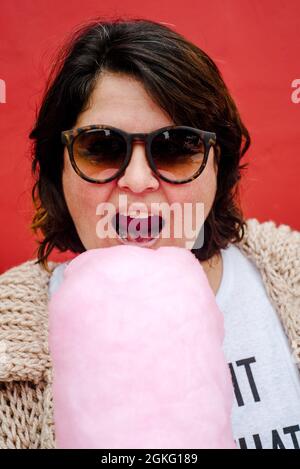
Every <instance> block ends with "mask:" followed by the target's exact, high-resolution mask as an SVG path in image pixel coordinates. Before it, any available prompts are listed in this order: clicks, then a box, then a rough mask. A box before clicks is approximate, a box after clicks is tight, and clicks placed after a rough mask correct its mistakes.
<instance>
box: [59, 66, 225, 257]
mask: <svg viewBox="0 0 300 469" xmlns="http://www.w3.org/2000/svg"><path fill="white" fill-rule="evenodd" d="M89 124H106V125H111V126H113V127H117V128H119V129H122V130H124V131H126V132H130V133H131V132H132V133H135V132H142V133H148V132H152V131H154V130H156V129H159V128H161V127H165V126H168V125H174V122H173V121H172V120H171V119H170V117H169V116H168V115H167V114H166V113H165V111H163V110H162V109H161V108H160V107H158V106H157V104H155V103H154V102H153V100H152V99H151V97H149V95H148V94H147V93H146V91H145V89H144V87H143V85H142V84H141V83H140V82H138V81H136V80H135V79H134V78H132V77H128V76H126V75H121V74H111V73H108V72H105V73H104V74H102V75H101V77H100V79H99V81H98V83H97V86H96V87H95V89H94V92H93V93H92V95H91V98H90V101H89V107H88V108H87V109H86V110H84V111H83V112H82V113H81V114H80V115H79V116H78V119H77V122H76V124H75V126H74V127H83V126H86V125H89ZM203 130H205V129H203ZM213 151H214V150H213V147H211V149H210V154H209V157H208V161H207V165H206V167H205V169H204V171H203V172H202V173H201V175H200V176H199V177H198V178H196V179H195V180H194V181H192V182H189V183H186V184H181V185H180V184H177V185H175V184H171V183H168V182H165V181H162V180H160V179H159V178H158V177H157V176H156V175H155V174H154V173H153V172H152V170H151V168H150V167H149V166H148V163H147V159H146V154H145V147H144V144H143V143H140V142H134V143H133V147H132V157H131V161H130V163H129V165H128V167H127V168H126V171H125V172H124V174H123V175H122V176H120V177H119V178H118V179H116V180H114V181H111V182H109V183H105V184H94V183H90V182H87V181H85V180H84V179H82V178H80V177H79V176H78V175H77V174H76V173H75V171H74V169H73V168H72V166H71V163H70V160H69V157H68V153H67V148H65V151H64V170H63V190H64V195H65V199H66V203H67V206H68V209H69V212H70V214H71V217H72V219H73V221H74V224H75V226H76V229H77V232H78V235H79V237H80V239H81V242H82V244H83V245H84V247H85V248H86V249H93V248H99V247H109V246H116V245H118V244H120V243H123V242H125V243H128V241H123V240H121V239H120V238H119V237H117V236H116V233H115V232H114V231H110V233H112V232H113V233H114V236H111V234H110V235H109V236H106V237H105V236H103V235H102V234H101V233H102V232H100V231H101V230H100V229H99V226H100V224H99V221H100V220H101V219H102V222H103V221H104V218H103V217H106V219H107V218H109V217H107V215H108V213H107V211H106V212H105V213H103V212H102V214H101V213H100V212H99V209H98V211H97V207H98V206H99V204H103V203H109V204H111V205H110V206H111V207H115V210H116V211H118V210H119V211H120V213H121V214H124V215H126V214H131V215H132V211H133V209H134V208H143V210H142V211H141V212H136V215H140V217H143V214H144V212H145V210H144V209H146V211H148V214H149V215H150V214H151V204H153V203H157V204H161V203H164V204H167V205H165V207H171V206H172V204H174V203H177V205H178V203H179V204H180V206H181V207H182V208H183V207H184V205H183V204H186V205H185V206H186V207H187V206H189V207H192V209H191V210H192V212H189V213H192V223H193V229H194V232H195V233H197V232H198V228H199V226H201V225H202V222H203V221H204V220H205V219H206V217H207V215H208V214H209V212H210V209H211V207H212V204H213V201H214V197H215V194H216V180H217V167H216V165H215V164H214V158H213V156H214V155H213ZM120 196H123V197H121V198H120ZM124 196H126V197H124ZM125 200H126V205H124V201H125ZM197 203H198V208H197V209H196V207H197ZM137 204H143V205H137ZM201 204H203V205H201ZM199 207H203V212H202V216H203V217H204V218H203V219H202V218H201V220H200V221H201V223H200V225H199V226H198V228H197V229H195V228H196V226H197V220H198V222H199V218H197V217H196V210H198V212H197V213H198V214H199V213H200V212H201V210H200V212H199ZM152 213H153V212H152ZM165 213H167V212H165ZM182 213H183V214H185V212H184V211H183V212H182ZM169 214H170V216H169V218H168V217H166V216H165V227H164V229H163V231H162V232H161V233H160V235H159V236H157V237H156V240H155V241H154V242H153V241H152V243H149V244H137V245H139V246H144V247H153V248H154V249H156V248H158V247H160V246H179V247H189V248H191V247H192V246H191V244H190V243H191V240H192V239H194V240H195V237H194V238H193V237H192V231H191V228H192V227H190V228H188V229H187V230H186V229H185V228H184V226H183V225H184V218H185V217H184V215H183V216H182V217H181V219H178V217H177V215H175V211H174V210H170V211H169ZM177 214H178V212H177ZM189 220H191V218H189ZM186 221H187V218H186ZM175 224H176V226H177V228H176V229H177V230H178V224H181V228H182V232H181V233H180V231H176V232H175V231H174V230H175ZM101 226H104V225H103V224H102V225H101ZM135 226H137V225H135ZM186 231H187V233H186ZM133 242H134V241H133ZM134 243H135V244H136V242H134Z"/></svg>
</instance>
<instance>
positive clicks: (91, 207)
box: [62, 157, 111, 235]
mask: <svg viewBox="0 0 300 469" xmlns="http://www.w3.org/2000/svg"><path fill="white" fill-rule="evenodd" d="M64 161H65V164H64V170H63V175H62V183H63V191H64V196H65V200H66V204H67V207H68V209H69V212H70V215H71V217H72V219H73V221H74V224H75V226H76V228H77V231H78V234H79V235H80V233H81V234H84V231H85V230H87V229H88V227H89V229H90V228H91V225H92V224H93V223H94V224H95V225H96V222H97V221H98V219H99V216H98V215H96V209H97V206H98V204H100V203H102V202H105V201H106V200H107V199H108V198H109V194H110V192H111V185H110V184H107V185H106V184H105V185H100V184H93V183H89V182H87V181H85V180H84V179H82V178H80V177H79V176H78V175H77V174H76V173H75V171H74V169H73V168H72V166H71V164H70V162H69V161H68V159H67V158H66V157H65V160H64Z"/></svg>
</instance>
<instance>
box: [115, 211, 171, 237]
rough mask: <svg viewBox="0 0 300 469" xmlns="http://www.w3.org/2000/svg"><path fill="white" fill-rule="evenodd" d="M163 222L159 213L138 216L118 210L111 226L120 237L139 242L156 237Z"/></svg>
mask: <svg viewBox="0 0 300 469" xmlns="http://www.w3.org/2000/svg"><path fill="white" fill-rule="evenodd" d="M164 224H165V222H164V219H163V218H162V217H161V216H159V215H152V216H149V217H147V218H139V217H130V216H126V215H121V214H120V213H119V212H118V213H117V214H116V215H114V216H113V218H112V226H113V227H114V229H115V231H116V233H117V234H118V236H119V237H120V238H121V239H123V240H127V241H129V242H135V243H140V244H141V243H147V242H150V241H151V240H153V239H156V238H157V237H158V236H159V233H160V232H161V230H162V229H163V227H164Z"/></svg>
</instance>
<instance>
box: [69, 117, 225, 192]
mask: <svg viewBox="0 0 300 469" xmlns="http://www.w3.org/2000/svg"><path fill="white" fill-rule="evenodd" d="M61 141H62V143H63V144H64V145H66V146H67V149H68V153H69V157H70V161H71V164H72V166H73V168H74V170H75V171H76V173H77V174H78V175H79V176H80V177H81V178H83V179H85V180H86V181H88V182H93V183H96V184H101V183H105V182H110V181H112V180H113V179H116V178H117V177H119V176H120V175H121V174H123V173H124V171H125V169H126V167H127V166H128V164H129V162H130V158H131V154H132V142H133V141H139V142H144V143H145V149H146V157H147V160H148V163H149V166H150V168H151V169H152V171H153V172H154V174H155V175H157V176H158V177H159V178H160V179H162V180H164V181H166V182H170V183H172V184H184V183H187V182H190V181H193V180H194V179H196V178H197V177H198V176H199V175H200V174H201V173H202V171H203V170H204V168H205V166H206V163H207V159H208V155H209V150H210V147H211V146H213V145H215V144H216V134H215V133H213V132H208V131H205V130H199V129H195V128H193V127H188V126H176V125H172V126H168V127H163V128H160V129H157V130H155V131H154V132H150V133H127V132H125V131H124V130H121V129H117V128H115V127H111V126H108V125H88V126H85V127H79V128H77V129H71V130H65V131H63V132H62V133H61Z"/></svg>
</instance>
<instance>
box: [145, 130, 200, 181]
mask: <svg viewBox="0 0 300 469" xmlns="http://www.w3.org/2000/svg"><path fill="white" fill-rule="evenodd" d="M151 152H152V157H153V160H154V164H155V166H156V168H157V170H158V171H159V173H160V174H162V175H163V176H165V177H167V178H168V179H170V180H174V181H177V180H180V179H188V178H190V177H191V176H193V175H194V174H195V173H196V172H197V171H198V169H199V168H200V166H201V165H202V163H203V160H204V156H205V144H204V142H203V140H202V138H201V136H200V135H199V134H198V133H196V132H194V131H192V130H186V129H169V130H165V131H163V132H162V133H160V134H158V135H157V136H156V137H155V138H154V139H153V141H152V144H151Z"/></svg>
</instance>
